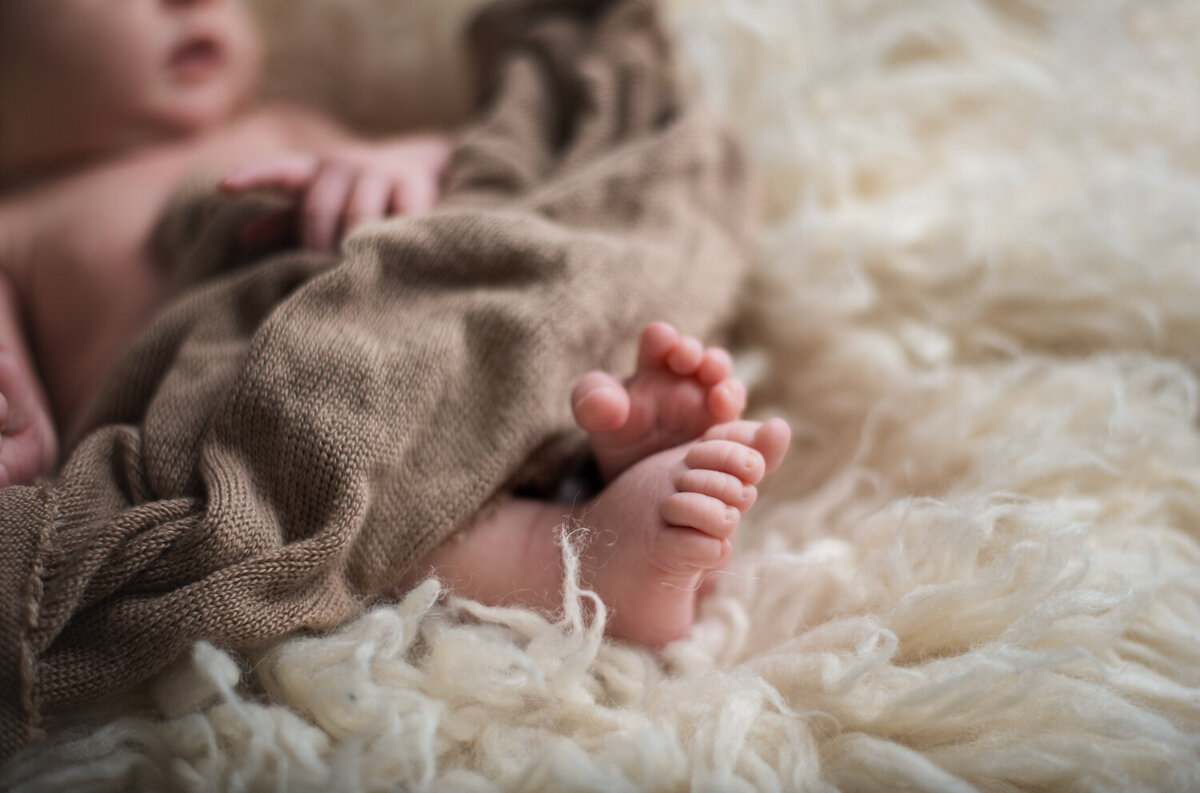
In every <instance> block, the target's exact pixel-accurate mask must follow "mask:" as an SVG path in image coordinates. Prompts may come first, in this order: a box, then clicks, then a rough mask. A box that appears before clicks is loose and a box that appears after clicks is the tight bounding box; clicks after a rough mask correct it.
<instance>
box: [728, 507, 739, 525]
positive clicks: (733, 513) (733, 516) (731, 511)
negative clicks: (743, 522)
mask: <svg viewBox="0 0 1200 793" xmlns="http://www.w3.org/2000/svg"><path fill="white" fill-rule="evenodd" d="M737 518H738V511H737V509H735V508H734V507H725V522H726V523H733V522H734V521H735V520H737Z"/></svg>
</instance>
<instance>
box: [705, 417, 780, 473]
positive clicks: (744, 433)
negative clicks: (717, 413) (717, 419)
mask: <svg viewBox="0 0 1200 793" xmlns="http://www.w3.org/2000/svg"><path fill="white" fill-rule="evenodd" d="M704 438H705V439H706V440H723V441H730V442H733V443H740V444H743V445H745V446H748V447H750V448H753V449H756V450H758V451H759V452H760V453H761V454H762V456H763V458H764V469H765V470H764V475H765V474H769V473H771V472H772V471H774V470H775V469H776V468H778V467H779V464H780V463H781V462H783V457H784V455H785V454H786V453H787V450H788V446H789V445H790V444H791V442H792V429H791V427H789V426H788V423H787V422H786V421H784V420H783V419H780V418H773V419H771V420H769V421H765V422H758V421H729V422H726V423H724V424H717V425H716V426H713V427H710V428H709V430H708V431H707V432H705V433H704Z"/></svg>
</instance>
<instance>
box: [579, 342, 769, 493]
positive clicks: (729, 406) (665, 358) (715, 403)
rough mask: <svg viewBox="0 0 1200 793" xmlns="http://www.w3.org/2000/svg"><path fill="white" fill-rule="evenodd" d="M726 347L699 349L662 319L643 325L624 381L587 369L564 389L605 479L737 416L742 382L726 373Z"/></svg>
mask: <svg viewBox="0 0 1200 793" xmlns="http://www.w3.org/2000/svg"><path fill="white" fill-rule="evenodd" d="M732 367H733V364H732V362H731V360H730V358H729V353H728V352H726V351H725V350H723V349H720V348H718V347H710V348H709V349H705V348H704V347H703V346H702V345H701V344H700V342H699V341H697V340H696V339H693V338H691V337H681V336H680V335H679V334H678V333H677V332H676V331H675V329H674V328H673V327H671V326H670V325H667V324H666V323H663V322H655V323H653V324H651V325H647V326H646V328H645V330H643V331H642V337H641V342H640V344H639V349H638V364H637V371H636V372H634V374H633V377H631V378H629V379H628V380H627V381H626V382H625V383H624V384H622V383H621V382H620V381H619V380H617V379H616V378H615V377H613V376H612V375H610V374H607V373H606V372H590V373H588V374H586V375H584V376H583V377H581V378H580V379H579V382H577V383H576V384H575V389H574V390H573V391H572V393H571V407H572V410H573V411H574V413H575V420H576V422H578V424H579V426H580V427H582V428H583V429H584V430H585V431H586V432H588V433H589V435H590V436H591V437H590V439H591V445H592V451H593V453H594V454H595V456H596V462H597V463H598V464H599V467H600V473H601V474H602V475H603V476H604V480H605V481H612V480H613V479H614V478H616V477H617V475H618V474H620V473H621V472H622V471H624V470H625V469H626V468H628V467H629V466H631V465H633V464H634V463H636V462H637V461H639V460H642V459H644V458H646V457H648V456H650V455H651V454H654V453H655V452H659V451H662V450H664V449H669V448H671V447H673V446H677V445H679V444H681V443H684V442H685V441H690V440H692V439H693V438H697V437H699V436H700V435H701V434H702V433H703V432H704V431H705V430H707V429H708V428H709V427H711V426H713V425H715V424H720V423H723V422H727V421H732V420H734V419H736V418H738V417H739V416H740V415H741V413H742V410H743V409H744V408H745V406H746V388H745V386H744V385H742V383H741V381H739V380H735V379H733V378H732V377H731V376H730V372H731V370H732Z"/></svg>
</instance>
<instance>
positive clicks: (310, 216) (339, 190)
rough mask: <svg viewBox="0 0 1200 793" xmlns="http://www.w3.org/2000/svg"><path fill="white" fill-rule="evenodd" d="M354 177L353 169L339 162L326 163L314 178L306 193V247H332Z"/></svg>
mask: <svg viewBox="0 0 1200 793" xmlns="http://www.w3.org/2000/svg"><path fill="white" fill-rule="evenodd" d="M353 181H354V180H353V175H352V174H351V172H350V171H348V170H347V169H345V168H343V167H340V166H337V165H326V166H325V167H323V168H321V170H320V172H319V173H318V174H317V176H316V178H315V179H313V183H312V187H310V188H309V189H308V193H307V194H305V196H304V223H303V228H302V229H301V231H300V236H301V239H302V241H303V242H304V246H305V247H306V248H313V249H315V250H319V251H331V250H333V246H334V242H335V241H336V240H337V237H338V225H339V223H340V222H341V219H342V217H343V216H344V215H345V211H346V202H347V201H349V198H350V190H351V188H352V187H353Z"/></svg>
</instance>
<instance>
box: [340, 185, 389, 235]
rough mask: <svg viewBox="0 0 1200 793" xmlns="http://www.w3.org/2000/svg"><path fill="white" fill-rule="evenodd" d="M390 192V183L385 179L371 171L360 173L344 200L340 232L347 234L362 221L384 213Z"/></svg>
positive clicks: (377, 217)
mask: <svg viewBox="0 0 1200 793" xmlns="http://www.w3.org/2000/svg"><path fill="white" fill-rule="evenodd" d="M390 192H391V184H390V183H389V182H388V180H387V179H384V178H382V177H380V176H377V175H375V174H371V173H360V174H359V175H358V179H357V181H355V183H354V187H353V189H351V191H350V198H349V200H348V201H347V202H346V214H345V216H344V218H343V232H342V233H343V234H349V233H350V232H351V231H353V230H354V229H356V228H358V227H359V226H361V225H363V224H364V223H370V222H371V221H373V220H379V219H380V218H382V217H383V216H384V215H386V214H387V211H388V202H389V201H390V200H391V196H390Z"/></svg>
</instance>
